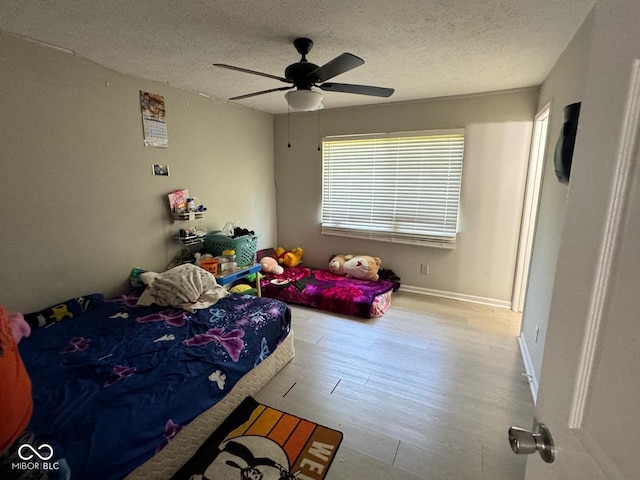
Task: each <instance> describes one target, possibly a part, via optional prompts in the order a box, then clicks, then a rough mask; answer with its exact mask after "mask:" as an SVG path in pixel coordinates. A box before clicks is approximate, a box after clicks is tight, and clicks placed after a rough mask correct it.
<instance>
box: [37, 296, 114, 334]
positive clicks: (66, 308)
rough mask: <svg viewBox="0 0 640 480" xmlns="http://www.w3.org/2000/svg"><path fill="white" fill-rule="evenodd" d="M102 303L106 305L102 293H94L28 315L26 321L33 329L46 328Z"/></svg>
mask: <svg viewBox="0 0 640 480" xmlns="http://www.w3.org/2000/svg"><path fill="white" fill-rule="evenodd" d="M102 303H104V296H103V295H102V294H101V293H92V294H91V295H85V296H84V297H77V298H71V299H69V300H67V301H66V302H62V303H59V304H58V305H53V306H52V307H49V308H45V309H44V310H41V311H39V312H33V313H26V314H25V315H24V319H25V320H26V321H27V323H28V324H29V326H30V327H31V328H32V329H34V328H38V327H44V326H46V325H50V324H52V323H54V322H59V321H61V320H64V319H65V318H74V317H79V316H80V315H82V314H83V313H84V312H86V311H88V310H91V309H92V308H93V307H96V306H98V305H100V304H102Z"/></svg>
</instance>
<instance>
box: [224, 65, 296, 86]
mask: <svg viewBox="0 0 640 480" xmlns="http://www.w3.org/2000/svg"><path fill="white" fill-rule="evenodd" d="M213 66H214V67H220V68H227V69H229V70H235V71H237V72H244V73H251V74H252V75H260V76H261V77H267V78H273V79H274V80H280V81H281V82H286V83H293V82H292V81H291V80H287V79H286V78H284V77H278V76H277V75H271V74H270V73H263V72H257V71H255V70H249V69H246V68H241V67H234V66H233V65H226V64H224V63H214V64H213Z"/></svg>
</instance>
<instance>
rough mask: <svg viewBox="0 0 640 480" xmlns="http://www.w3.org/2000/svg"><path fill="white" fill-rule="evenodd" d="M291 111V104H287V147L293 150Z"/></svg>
mask: <svg viewBox="0 0 640 480" xmlns="http://www.w3.org/2000/svg"><path fill="white" fill-rule="evenodd" d="M290 118H291V109H290V108H289V104H288V103H287V142H288V143H287V147H288V148H291V122H290Z"/></svg>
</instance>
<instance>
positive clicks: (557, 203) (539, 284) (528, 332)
mask: <svg viewBox="0 0 640 480" xmlns="http://www.w3.org/2000/svg"><path fill="white" fill-rule="evenodd" d="M591 23H592V20H591V16H589V17H587V19H586V20H585V22H584V23H583V25H582V27H581V28H580V30H578V32H577V33H576V35H575V36H574V38H573V40H572V41H571V43H570V44H569V46H568V47H567V48H566V49H565V51H564V52H563V54H562V55H561V56H560V58H559V59H558V62H557V63H556V65H555V66H554V68H553V70H552V71H551V73H550V74H549V76H548V77H547V79H546V80H545V82H544V84H543V85H542V88H541V90H540V99H539V101H538V109H542V108H543V107H544V106H545V105H546V104H547V103H549V102H550V103H551V110H550V115H549V130H548V133H549V137H548V142H547V151H546V154H545V166H544V173H543V178H542V187H541V195H540V203H539V210H538V218H537V221H536V232H535V237H534V244H533V250H532V255H531V270H530V272H529V283H528V287H527V293H526V298H525V304H524V310H523V315H522V327H521V337H520V338H521V342H524V344H525V345H524V347H523V348H524V349H525V355H527V356H528V357H529V359H528V360H527V359H525V362H529V365H528V368H529V369H531V371H530V372H529V374H531V375H534V377H535V379H534V381H536V382H537V379H539V376H540V368H541V366H542V356H543V353H544V343H545V337H546V332H547V323H548V320H549V308H550V305H551V297H552V292H553V286H554V278H555V271H556V263H557V260H558V252H559V249H560V240H561V236H562V228H563V225H564V219H565V209H566V202H567V195H568V191H569V187H568V186H567V185H565V184H562V183H560V182H559V181H558V179H557V178H556V175H555V171H554V164H553V152H554V149H555V146H556V143H557V141H558V138H559V136H560V131H561V129H562V124H563V123H564V113H563V109H564V107H565V106H566V105H569V104H571V103H575V102H580V101H582V98H583V96H584V90H585V85H586V73H587V68H588V57H589V50H590V41H591ZM579 134H580V133H579V131H578V135H579ZM536 327H537V328H538V329H539V333H538V334H536ZM536 338H537V341H536Z"/></svg>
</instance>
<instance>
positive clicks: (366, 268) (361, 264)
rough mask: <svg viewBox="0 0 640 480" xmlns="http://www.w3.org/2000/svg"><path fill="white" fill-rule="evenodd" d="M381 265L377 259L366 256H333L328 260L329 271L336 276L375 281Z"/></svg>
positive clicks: (380, 261)
mask: <svg viewBox="0 0 640 480" xmlns="http://www.w3.org/2000/svg"><path fill="white" fill-rule="evenodd" d="M381 264H382V260H380V259H379V258H378V257H370V256H368V255H334V256H333V257H332V258H331V260H329V270H331V273H334V274H336V275H345V276H347V277H353V278H359V279H360V280H373V281H376V280H378V278H379V276H378V270H380V265H381Z"/></svg>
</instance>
